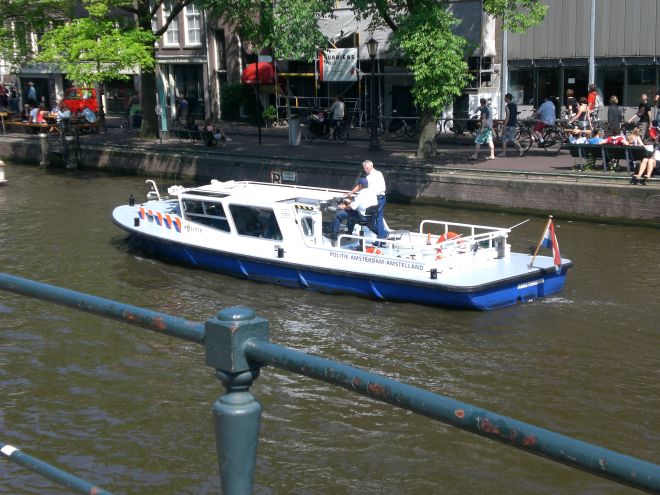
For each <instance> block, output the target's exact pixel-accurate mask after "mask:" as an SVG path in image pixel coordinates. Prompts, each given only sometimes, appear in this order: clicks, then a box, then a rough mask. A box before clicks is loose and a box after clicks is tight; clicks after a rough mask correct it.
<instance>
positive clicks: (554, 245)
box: [541, 219, 561, 271]
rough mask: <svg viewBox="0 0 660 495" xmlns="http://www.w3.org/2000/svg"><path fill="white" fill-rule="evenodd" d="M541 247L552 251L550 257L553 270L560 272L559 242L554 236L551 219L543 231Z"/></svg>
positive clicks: (553, 226) (553, 225)
mask: <svg viewBox="0 0 660 495" xmlns="http://www.w3.org/2000/svg"><path fill="white" fill-rule="evenodd" d="M541 245H542V246H543V247H546V248H548V249H552V257H553V261H554V264H555V270H557V271H559V270H561V254H559V242H557V236H556V235H555V224H554V223H553V221H552V219H550V221H549V222H548V226H547V227H546V229H545V234H543V240H542V241H541Z"/></svg>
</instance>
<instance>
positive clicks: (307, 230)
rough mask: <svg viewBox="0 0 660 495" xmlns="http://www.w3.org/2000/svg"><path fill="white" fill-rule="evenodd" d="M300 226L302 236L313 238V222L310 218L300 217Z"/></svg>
mask: <svg viewBox="0 0 660 495" xmlns="http://www.w3.org/2000/svg"><path fill="white" fill-rule="evenodd" d="M300 225H301V226H302V229H303V234H305V235H306V236H308V237H313V236H314V220H312V217H302V218H301V219H300Z"/></svg>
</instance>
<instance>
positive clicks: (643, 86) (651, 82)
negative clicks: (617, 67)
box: [624, 65, 655, 107]
mask: <svg viewBox="0 0 660 495" xmlns="http://www.w3.org/2000/svg"><path fill="white" fill-rule="evenodd" d="M653 89H655V67H653V66H650V65H637V66H635V65H632V66H629V67H628V88H627V91H626V98H625V101H624V105H627V106H630V107H636V106H637V105H638V104H639V100H640V97H641V95H642V93H646V94H647V96H648V97H649V101H653V96H654V95H653V93H652V92H651V91H652V90H653ZM649 93H650V94H649Z"/></svg>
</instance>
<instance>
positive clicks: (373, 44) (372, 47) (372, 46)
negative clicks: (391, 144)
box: [367, 36, 380, 151]
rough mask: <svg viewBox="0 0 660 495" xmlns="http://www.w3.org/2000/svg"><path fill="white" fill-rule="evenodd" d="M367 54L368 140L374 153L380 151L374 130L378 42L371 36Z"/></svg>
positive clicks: (376, 132) (375, 130) (375, 121)
mask: <svg viewBox="0 0 660 495" xmlns="http://www.w3.org/2000/svg"><path fill="white" fill-rule="evenodd" d="M367 52H369V58H370V59H371V120H370V122H369V127H370V131H371V137H370V139H369V150H371V151H376V150H379V149H380V143H379V142H378V131H377V129H376V125H377V124H378V121H377V117H376V55H377V53H378V42H377V41H376V40H375V39H374V38H373V36H372V37H371V38H370V39H369V41H367Z"/></svg>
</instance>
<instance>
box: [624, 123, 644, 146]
mask: <svg viewBox="0 0 660 495" xmlns="http://www.w3.org/2000/svg"><path fill="white" fill-rule="evenodd" d="M639 134H640V129H639V127H635V128H634V129H633V130H632V131H631V132H630V134H628V144H629V145H630V146H644V141H642V138H641V136H640V135H639Z"/></svg>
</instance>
